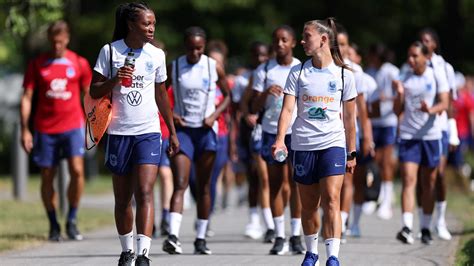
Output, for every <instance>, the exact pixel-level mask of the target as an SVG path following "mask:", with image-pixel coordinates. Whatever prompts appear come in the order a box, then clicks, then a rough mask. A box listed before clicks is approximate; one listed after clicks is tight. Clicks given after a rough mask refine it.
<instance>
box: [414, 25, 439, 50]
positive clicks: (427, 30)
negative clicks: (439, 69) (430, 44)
mask: <svg viewBox="0 0 474 266" xmlns="http://www.w3.org/2000/svg"><path fill="white" fill-rule="evenodd" d="M425 34H428V35H430V37H431V38H432V39H433V40H434V42H435V43H436V49H435V50H434V51H435V52H436V53H438V54H439V53H440V52H441V46H440V43H439V36H438V33H436V31H435V30H434V29H433V28H423V29H421V30H420V32H419V33H418V38H419V39H420V40H421V37H422V36H423V35H425Z"/></svg>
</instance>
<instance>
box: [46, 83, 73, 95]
mask: <svg viewBox="0 0 474 266" xmlns="http://www.w3.org/2000/svg"><path fill="white" fill-rule="evenodd" d="M49 87H50V88H51V89H50V90H47V91H46V97H47V98H52V99H61V100H69V99H71V97H72V92H70V91H67V90H66V87H67V78H66V79H53V80H52V81H51V83H50V84H49Z"/></svg>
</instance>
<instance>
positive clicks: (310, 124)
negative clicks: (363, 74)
mask: <svg viewBox="0 0 474 266" xmlns="http://www.w3.org/2000/svg"><path fill="white" fill-rule="evenodd" d="M300 72H301V75H300ZM343 72H344V88H343V87H342V77H341V74H342V68H341V67H339V66H336V65H335V64H334V63H331V64H330V65H329V66H328V67H327V68H322V69H318V68H315V67H313V65H312V61H311V59H310V60H307V61H306V62H305V63H304V65H303V69H302V71H301V65H296V66H294V67H293V68H292V69H291V72H290V74H289V75H288V79H287V81H286V85H285V91H284V92H285V94H288V95H293V96H295V97H296V102H297V107H298V108H297V111H298V115H297V117H296V120H295V122H294V124H293V132H292V135H291V148H292V149H293V150H300V151H311V150H324V149H327V148H330V147H342V148H345V147H346V136H345V133H344V123H343V121H342V101H348V100H351V99H353V98H355V97H356V96H357V90H356V88H355V82H354V74H353V73H352V71H350V70H347V69H344V71H343Z"/></svg>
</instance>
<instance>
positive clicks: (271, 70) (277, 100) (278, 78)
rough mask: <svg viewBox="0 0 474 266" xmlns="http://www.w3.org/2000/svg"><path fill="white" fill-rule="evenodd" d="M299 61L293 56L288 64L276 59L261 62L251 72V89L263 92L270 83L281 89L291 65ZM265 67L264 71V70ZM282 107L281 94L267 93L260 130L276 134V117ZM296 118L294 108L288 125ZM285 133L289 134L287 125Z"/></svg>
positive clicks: (289, 129)
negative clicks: (284, 64) (278, 95)
mask: <svg viewBox="0 0 474 266" xmlns="http://www.w3.org/2000/svg"><path fill="white" fill-rule="evenodd" d="M299 63H300V60H298V59H296V58H293V61H291V64H290V65H288V66H282V65H279V64H278V62H277V61H276V59H270V60H269V61H268V64H267V62H266V63H263V64H261V65H260V66H258V68H257V69H256V70H255V71H254V74H253V86H252V87H253V89H254V90H256V91H258V92H264V91H265V90H266V89H268V88H269V87H270V86H272V85H278V86H280V87H281V88H282V89H283V88H284V87H285V82H286V79H287V77H288V74H289V73H290V70H291V68H292V67H293V66H295V65H297V64H299ZM265 67H266V69H267V70H266V71H265ZM265 76H266V81H265ZM282 107H283V94H282V95H281V96H280V97H277V96H274V95H272V94H270V95H268V97H267V100H266V102H265V107H264V108H265V112H264V114H263V118H262V130H263V131H264V132H266V133H270V134H276V133H277V131H278V119H279V118H280V113H281V109H282ZM295 119H296V110H295V111H294V112H293V117H292V119H291V123H290V125H292V124H293V122H294V121H295ZM286 134H291V127H288V131H287V132H286Z"/></svg>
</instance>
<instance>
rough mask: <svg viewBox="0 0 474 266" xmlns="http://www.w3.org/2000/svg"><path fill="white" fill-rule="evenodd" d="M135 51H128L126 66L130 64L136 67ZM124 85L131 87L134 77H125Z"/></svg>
mask: <svg viewBox="0 0 474 266" xmlns="http://www.w3.org/2000/svg"><path fill="white" fill-rule="evenodd" d="M134 56H135V53H134V52H128V54H127V57H125V63H124V66H129V67H131V68H135V57H134ZM121 82H122V86H124V87H127V88H128V87H130V86H132V78H123V79H122V81H121Z"/></svg>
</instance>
